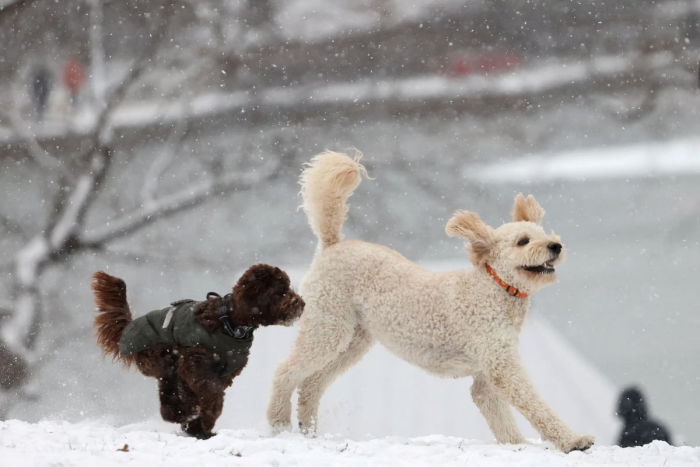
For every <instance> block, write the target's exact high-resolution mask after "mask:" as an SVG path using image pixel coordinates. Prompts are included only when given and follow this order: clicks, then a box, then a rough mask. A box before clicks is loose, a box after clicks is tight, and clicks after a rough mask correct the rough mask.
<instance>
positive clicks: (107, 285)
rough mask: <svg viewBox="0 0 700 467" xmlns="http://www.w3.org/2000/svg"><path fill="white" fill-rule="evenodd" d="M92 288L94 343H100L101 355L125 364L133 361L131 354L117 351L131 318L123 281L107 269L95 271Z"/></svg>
mask: <svg viewBox="0 0 700 467" xmlns="http://www.w3.org/2000/svg"><path fill="white" fill-rule="evenodd" d="M91 288H92V291H93V292H94V293H95V305H97V308H96V309H95V312H97V316H96V317H95V323H94V324H93V327H94V328H95V333H96V334H97V345H99V346H100V347H102V355H104V356H107V355H111V356H112V359H113V360H121V362H122V363H123V364H124V366H126V367H128V366H129V365H131V363H132V362H133V357H132V356H124V355H120V354H119V340H120V339H121V338H122V333H123V332H124V328H126V326H127V325H128V324H129V323H130V322H131V310H129V303H128V302H127V301H126V283H124V281H123V280H121V279H119V278H118V277H114V276H110V275H109V274H107V273H106V272H103V271H97V272H96V273H95V274H93V275H92V286H91Z"/></svg>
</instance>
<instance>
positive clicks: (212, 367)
mask: <svg viewBox="0 0 700 467" xmlns="http://www.w3.org/2000/svg"><path fill="white" fill-rule="evenodd" d="M92 278H93V282H92V290H93V292H94V294H95V304H96V305H97V310H96V312H97V316H96V317H95V323H94V327H95V329H96V333H97V343H98V345H99V346H100V347H102V351H103V353H104V354H105V355H111V356H112V357H113V358H114V359H115V360H120V361H121V362H122V363H123V364H124V366H126V367H129V366H131V365H132V364H135V365H136V367H137V368H138V369H139V371H141V373H143V374H144V375H145V376H150V377H153V378H157V379H158V392H159V394H160V413H161V416H162V417H163V419H164V420H165V421H168V422H173V423H179V424H180V425H181V427H182V430H183V431H184V432H185V433H187V434H189V435H191V436H195V437H197V438H200V439H207V438H210V437H211V436H213V435H214V433H212V429H213V428H214V424H215V423H216V420H217V419H218V418H219V416H220V415H221V410H222V409H223V405H224V391H225V390H226V388H228V387H230V386H231V384H232V383H233V379H234V378H235V377H236V376H238V375H239V374H240V373H241V372H242V371H243V368H245V365H246V363H247V362H248V355H249V352H250V347H251V345H252V342H253V338H252V332H253V330H255V329H256V328H257V327H258V326H269V325H277V324H280V325H289V324H291V323H293V322H294V321H295V320H296V319H297V318H299V316H301V313H302V312H303V310H304V301H303V300H302V299H301V297H299V295H297V294H296V293H295V292H294V291H293V290H291V288H290V283H289V277H288V276H287V274H286V273H285V272H284V271H282V270H281V269H279V268H276V267H273V266H268V265H266V264H258V265H256V266H251V267H250V268H249V269H248V270H247V271H246V272H245V273H244V274H243V275H242V276H241V278H240V279H239V280H238V283H237V284H236V285H235V286H234V287H233V291H232V293H231V294H230V295H227V296H226V297H224V298H221V297H220V296H219V295H218V294H211V293H210V294H208V295H207V299H206V300H204V301H202V302H194V301H190V300H183V301H179V302H173V304H172V306H170V307H168V308H165V309H164V310H156V311H155V312H152V313H149V314H148V315H146V316H145V317H141V318H138V319H136V320H132V317H131V311H130V309H129V305H128V303H127V299H126V284H125V283H124V281H123V280H121V279H119V278H117V277H113V276H110V275H109V274H107V273H105V272H102V271H99V272H96V273H95V274H94V275H93V276H92ZM137 323H141V324H137ZM180 327H183V328H184V329H179V328H180ZM241 330H245V332H241ZM122 338H124V342H123V343H122V342H120V341H122ZM227 341H228V342H227ZM132 350H133V351H132ZM229 352H233V353H235V354H236V355H233V356H230V357H231V358H229V355H226V354H227V353H229Z"/></svg>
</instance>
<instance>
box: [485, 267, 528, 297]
mask: <svg viewBox="0 0 700 467" xmlns="http://www.w3.org/2000/svg"><path fill="white" fill-rule="evenodd" d="M486 271H487V272H488V273H489V274H490V275H491V277H493V279H494V280H495V281H496V284H498V285H500V286H501V287H503V288H504V289H506V292H508V293H509V294H510V295H512V296H514V297H520V298H526V297H528V294H526V293H524V292H521V291H519V290H518V289H516V288H515V287H512V286H510V285H508V284H506V283H505V282H504V281H503V279H501V278H500V277H498V274H496V271H494V270H493V268H492V267H491V266H489V265H488V264H487V265H486Z"/></svg>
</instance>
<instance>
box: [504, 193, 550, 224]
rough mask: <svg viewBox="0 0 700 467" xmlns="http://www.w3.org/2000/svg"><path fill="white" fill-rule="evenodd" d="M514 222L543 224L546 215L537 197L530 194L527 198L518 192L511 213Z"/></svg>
mask: <svg viewBox="0 0 700 467" xmlns="http://www.w3.org/2000/svg"><path fill="white" fill-rule="evenodd" d="M511 216H512V217H513V222H520V221H525V222H534V223H535V224H541V223H542V218H543V217H544V209H542V206H540V204H539V203H538V202H537V201H536V200H535V197H534V196H532V195H528V196H527V198H525V196H523V194H522V193H518V195H517V196H516V197H515V203H514V204H513V212H512V213H511Z"/></svg>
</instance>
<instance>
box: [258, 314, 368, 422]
mask: <svg viewBox="0 0 700 467" xmlns="http://www.w3.org/2000/svg"><path fill="white" fill-rule="evenodd" d="M306 306H307V310H308V307H309V304H308V303H307V305H306ZM319 311H320V310H319ZM304 313H309V312H308V311H305V312H304ZM314 314H316V313H314ZM336 316H337V315H336ZM351 316H352V315H351ZM333 317H334V315H333V314H332V313H328V314H324V313H323V312H322V311H321V312H320V314H317V315H316V316H315V318H321V319H314V321H315V322H313V323H308V325H306V326H304V323H303V322H302V323H301V324H302V329H301V330H300V331H299V336H298V337H297V340H296V342H295V343H294V348H293V349H292V353H291V354H290V355H289V357H287V359H286V360H284V361H283V362H282V363H281V364H280V365H279V366H278V367H277V370H276V371H275V376H274V379H273V381H272V392H271V394H270V402H269V404H268V406H267V421H268V423H269V424H270V425H271V426H272V428H273V429H274V430H275V431H283V430H288V429H290V428H291V416H292V403H291V398H292V393H293V392H294V390H295V389H296V388H297V387H298V386H299V384H300V383H301V382H302V381H304V380H305V379H306V378H308V377H309V376H311V375H312V374H314V373H315V372H317V371H319V370H321V369H323V367H324V366H326V365H327V364H328V363H330V362H332V361H333V360H335V358H336V357H337V356H338V355H339V354H340V353H341V352H343V351H344V350H345V349H347V347H348V345H350V342H351V340H352V338H353V335H354V329H355V322H352V323H350V322H347V321H345V320H338V319H333ZM324 318H329V319H324ZM303 319H304V318H303V317H302V320H303Z"/></svg>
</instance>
